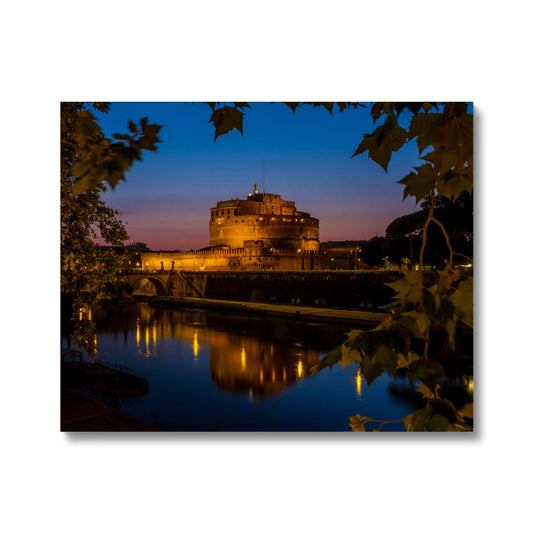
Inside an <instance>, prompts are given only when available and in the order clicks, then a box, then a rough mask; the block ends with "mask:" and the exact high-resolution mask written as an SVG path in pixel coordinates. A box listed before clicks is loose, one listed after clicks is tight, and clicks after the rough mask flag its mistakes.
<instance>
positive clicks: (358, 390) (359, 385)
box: [355, 367, 363, 398]
mask: <svg viewBox="0 0 533 533" xmlns="http://www.w3.org/2000/svg"><path fill="white" fill-rule="evenodd" d="M362 390H363V376H361V369H360V368H359V367H357V370H356V371H355V394H356V395H357V397H358V398H361V396H362V395H363V393H362Z"/></svg>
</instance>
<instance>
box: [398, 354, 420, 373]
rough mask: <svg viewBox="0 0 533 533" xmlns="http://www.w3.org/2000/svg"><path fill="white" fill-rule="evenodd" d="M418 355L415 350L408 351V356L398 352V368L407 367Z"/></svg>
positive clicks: (416, 359)
mask: <svg viewBox="0 0 533 533" xmlns="http://www.w3.org/2000/svg"><path fill="white" fill-rule="evenodd" d="M418 359H420V357H419V355H418V354H417V353H415V352H409V354H408V357H405V355H403V354H401V353H400V354H398V369H400V368H407V367H408V366H409V365H410V364H411V363H412V362H413V361H418Z"/></svg>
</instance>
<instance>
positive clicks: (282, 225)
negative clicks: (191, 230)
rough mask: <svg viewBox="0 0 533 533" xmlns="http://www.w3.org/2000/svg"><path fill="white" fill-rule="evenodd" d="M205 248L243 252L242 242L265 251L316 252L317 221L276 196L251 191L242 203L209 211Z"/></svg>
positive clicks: (231, 202)
mask: <svg viewBox="0 0 533 533" xmlns="http://www.w3.org/2000/svg"><path fill="white" fill-rule="evenodd" d="M209 236H210V238H209V246H210V247H228V248H243V247H244V241H252V240H253V241H258V240H261V241H263V246H264V247H265V248H275V249H278V250H302V251H304V250H305V251H318V249H319V246H320V241H319V239H318V219H316V218H313V217H311V216H310V214H309V213H304V212H302V211H297V210H296V207H295V205H294V202H290V201H287V200H283V199H282V198H281V196H280V195H279V194H269V193H258V192H257V190H254V192H253V194H249V195H248V198H247V199H246V200H240V199H238V198H236V199H233V200H225V201H222V202H218V203H217V205H216V207H213V208H211V218H210V220H209Z"/></svg>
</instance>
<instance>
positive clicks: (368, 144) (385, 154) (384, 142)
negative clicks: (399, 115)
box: [352, 116, 407, 172]
mask: <svg viewBox="0 0 533 533" xmlns="http://www.w3.org/2000/svg"><path fill="white" fill-rule="evenodd" d="M406 141H407V132H406V131H405V130H404V129H403V128H401V127H400V126H398V125H397V120H396V118H395V117H393V116H388V117H387V119H386V120H385V123H384V124H383V125H382V126H378V127H377V128H376V129H375V130H374V132H373V133H371V134H365V135H364V136H363V140H362V141H361V143H360V144H359V146H358V147H357V150H356V151H355V152H354V153H353V155H352V157H354V156H356V155H359V154H362V153H364V152H366V151H367V150H368V157H370V159H373V160H374V161H375V162H376V163H378V165H380V166H381V167H383V169H384V170H385V172H386V171H387V167H388V164H389V161H390V159H391V155H392V152H396V151H398V150H399V149H400V148H401V147H402V146H403V145H404V144H405V143H406Z"/></svg>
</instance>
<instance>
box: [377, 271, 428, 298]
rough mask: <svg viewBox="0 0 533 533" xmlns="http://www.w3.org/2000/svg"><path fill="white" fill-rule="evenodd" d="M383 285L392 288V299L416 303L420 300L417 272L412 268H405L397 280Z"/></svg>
mask: <svg viewBox="0 0 533 533" xmlns="http://www.w3.org/2000/svg"><path fill="white" fill-rule="evenodd" d="M384 285H387V286H388V287H390V288H391V289H393V290H394V292H395V293H396V295H395V296H394V300H397V301H400V302H404V303H409V302H410V303H418V302H419V301H420V300H421V294H420V287H419V285H418V273H417V272H416V271H414V270H405V271H403V276H402V277H401V278H400V279H399V280H397V281H393V282H392V283H385V284H384Z"/></svg>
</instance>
